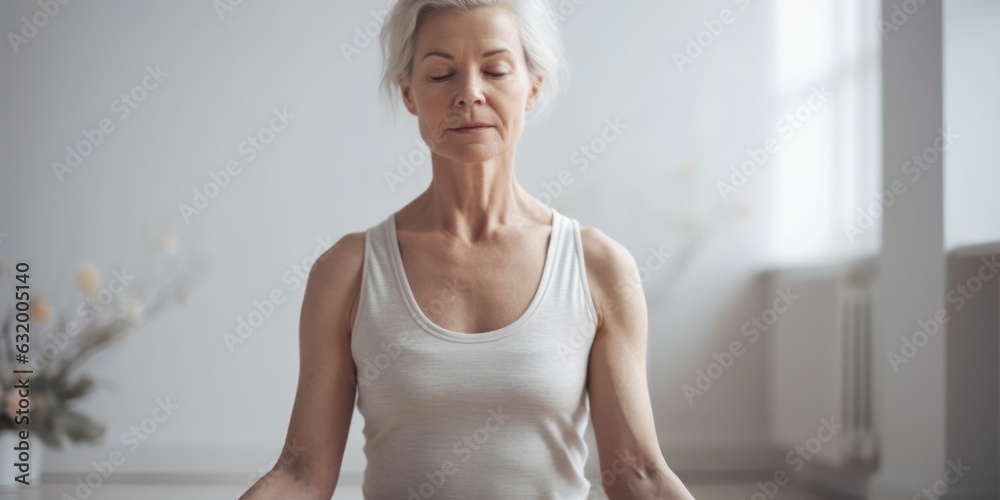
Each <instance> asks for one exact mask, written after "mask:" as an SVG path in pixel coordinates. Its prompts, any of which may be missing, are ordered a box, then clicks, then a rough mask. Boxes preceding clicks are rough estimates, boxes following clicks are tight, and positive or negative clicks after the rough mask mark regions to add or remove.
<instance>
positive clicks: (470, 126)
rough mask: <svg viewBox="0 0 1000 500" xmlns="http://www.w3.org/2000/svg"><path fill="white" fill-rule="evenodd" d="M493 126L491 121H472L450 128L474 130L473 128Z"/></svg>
mask: <svg viewBox="0 0 1000 500" xmlns="http://www.w3.org/2000/svg"><path fill="white" fill-rule="evenodd" d="M492 126H493V125H490V124H489V123H480V122H471V123H466V124H463V125H461V126H459V127H455V128H451V129H449V130H473V129H479V128H489V127H492Z"/></svg>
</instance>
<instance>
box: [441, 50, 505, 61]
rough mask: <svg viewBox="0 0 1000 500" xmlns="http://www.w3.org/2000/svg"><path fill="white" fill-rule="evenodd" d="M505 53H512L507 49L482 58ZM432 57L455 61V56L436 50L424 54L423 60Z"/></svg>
mask: <svg viewBox="0 0 1000 500" xmlns="http://www.w3.org/2000/svg"><path fill="white" fill-rule="evenodd" d="M503 52H510V51H509V50H507V49H496V50H489V51H486V52H483V56H482V57H484V58H485V57H490V56H494V55H497V54H500V53H503ZM430 56H439V57H443V58H445V59H449V60H452V61H454V60H455V56H453V55H451V54H449V53H447V52H441V51H437V50H434V51H431V52H428V53H427V54H424V57H423V59H427V58H428V57H430Z"/></svg>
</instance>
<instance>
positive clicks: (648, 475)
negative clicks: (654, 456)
mask: <svg viewBox="0 0 1000 500" xmlns="http://www.w3.org/2000/svg"><path fill="white" fill-rule="evenodd" d="M604 491H605V493H607V495H608V498H609V500H654V499H655V500H695V498H694V496H693V495H692V494H691V492H690V491H688V489H687V488H686V487H685V486H684V483H682V482H681V480H680V478H678V477H677V475H676V474H674V472H673V471H672V470H670V468H669V467H667V465H666V464H660V465H656V464H654V463H650V462H646V463H642V464H633V466H631V467H629V468H628V469H627V470H625V471H624V472H622V473H621V474H619V475H618V477H617V480H616V481H614V482H613V483H611V484H609V485H606V486H605V488H604Z"/></svg>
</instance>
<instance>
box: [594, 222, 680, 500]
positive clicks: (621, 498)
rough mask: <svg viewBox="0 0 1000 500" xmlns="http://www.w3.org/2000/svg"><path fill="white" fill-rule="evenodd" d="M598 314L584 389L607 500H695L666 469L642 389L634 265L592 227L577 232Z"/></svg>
mask: <svg viewBox="0 0 1000 500" xmlns="http://www.w3.org/2000/svg"><path fill="white" fill-rule="evenodd" d="M580 235H581V240H582V241H583V251H584V261H585V262H586V268H587V280H588V285H589V288H590V292H591V296H592V297H593V300H594V306H595V309H596V311H597V318H598V321H597V334H596V337H595V338H594V343H593V346H592V348H591V352H590V361H589V367H588V375H587V384H588V390H589V393H590V408H591V410H590V411H591V419H592V421H593V423H594V434H595V436H596V438H597V448H598V456H599V458H600V463H601V478H602V484H603V486H604V491H605V492H606V493H607V495H608V498H610V499H611V500H633V499H635V500H639V499H642V500H646V499H668V500H694V497H693V496H692V495H691V493H690V492H689V491H688V490H687V488H685V487H684V485H683V483H681V481H680V479H679V478H678V477H677V475H676V474H674V472H673V471H671V470H670V468H669V467H668V466H667V462H666V460H665V459H664V458H663V453H662V452H661V451H660V446H659V442H658V441H657V437H656V428H655V426H654V423H653V410H652V405H651V404H650V400H649V389H648V387H647V384H646V336H647V316H646V298H645V296H644V294H643V290H642V280H641V279H640V278H639V271H638V268H637V266H636V263H635V259H634V258H633V257H632V254H631V253H629V251H628V250H627V249H626V248H625V247H624V246H622V245H621V244H619V243H618V242H616V241H614V240H612V239H611V238H610V237H608V236H607V235H605V234H604V233H602V232H601V231H600V230H598V229H595V228H581V231H580Z"/></svg>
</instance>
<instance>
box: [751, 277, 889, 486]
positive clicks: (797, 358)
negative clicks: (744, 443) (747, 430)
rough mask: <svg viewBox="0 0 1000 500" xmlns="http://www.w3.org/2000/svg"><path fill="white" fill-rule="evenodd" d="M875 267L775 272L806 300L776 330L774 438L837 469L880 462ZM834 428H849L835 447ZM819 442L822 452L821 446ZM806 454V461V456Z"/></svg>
mask: <svg viewBox="0 0 1000 500" xmlns="http://www.w3.org/2000/svg"><path fill="white" fill-rule="evenodd" d="M873 275H874V261H872V260H866V261H862V262H859V263H854V264H852V265H849V266H838V267H834V268H824V269H812V270H790V271H780V272H772V273H769V274H768V282H769V283H770V284H771V286H770V290H771V291H772V292H773V291H775V290H776V289H781V290H786V289H787V290H789V291H790V292H791V293H792V294H795V295H798V296H799V298H798V299H797V301H796V302H795V303H793V305H792V306H791V307H789V308H788V310H787V311H785V312H784V313H780V314H779V315H778V317H777V320H776V321H775V323H774V325H773V326H772V327H771V329H770V332H768V333H766V334H765V335H769V337H768V343H769V346H770V360H769V367H770V372H769V379H770V390H771V393H770V397H771V399H770V409H771V415H772V418H771V419H770V429H769V430H770V436H769V437H770V440H771V442H772V443H773V445H774V446H776V447H778V449H780V450H784V451H787V452H792V451H793V450H796V449H800V450H801V449H803V448H804V449H805V450H806V451H805V452H804V453H805V455H804V456H805V457H807V458H806V460H808V461H810V462H821V463H822V464H824V465H826V466H829V467H836V468H842V467H846V466H848V465H868V464H872V463H874V462H875V461H876V460H877V457H876V455H877V449H876V448H877V447H876V444H877V441H876V439H875V435H874V432H873V428H874V427H873V418H872V403H871V401H872V377H871V373H872V370H871V367H872V361H873V360H872V347H871V346H872V290H871V286H872V282H873V280H872V278H873ZM824 420H825V421H826V422H834V423H837V424H840V425H842V426H843V428H842V429H840V430H838V431H837V432H836V433H835V434H833V437H832V438H831V439H829V440H828V441H827V442H822V441H818V440H817V439H815V438H817V436H819V437H823V438H825V437H827V436H828V435H829V434H830V433H829V431H828V430H826V431H822V432H820V428H821V427H823V426H824V425H823V422H824ZM817 443H819V444H820V446H818V451H817V446H816V444H817ZM800 456H803V455H800Z"/></svg>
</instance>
